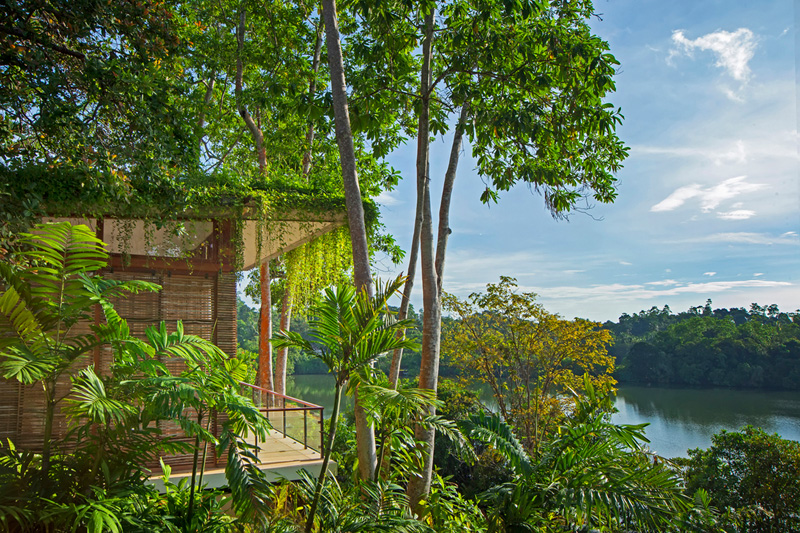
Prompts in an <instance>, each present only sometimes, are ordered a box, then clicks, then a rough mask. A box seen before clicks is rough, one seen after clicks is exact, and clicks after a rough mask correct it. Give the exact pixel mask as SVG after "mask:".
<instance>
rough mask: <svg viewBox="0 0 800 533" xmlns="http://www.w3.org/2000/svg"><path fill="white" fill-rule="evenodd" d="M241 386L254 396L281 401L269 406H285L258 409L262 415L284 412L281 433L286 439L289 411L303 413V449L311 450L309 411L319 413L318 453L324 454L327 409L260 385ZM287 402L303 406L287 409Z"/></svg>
mask: <svg viewBox="0 0 800 533" xmlns="http://www.w3.org/2000/svg"><path fill="white" fill-rule="evenodd" d="M239 385H241V386H242V387H249V388H250V389H251V392H253V393H254V394H255V393H259V394H263V395H266V396H267V397H269V398H271V399H272V398H274V399H277V400H279V401H277V402H274V403H273V402H272V401H268V404H269V405H278V404H279V403H282V404H283V405H282V406H280V407H270V406H269V405H268V406H266V407H259V408H258V409H259V411H261V412H262V413H266V414H269V413H276V412H278V413H281V412H282V413H283V428H282V431H280V430H279V431H280V433H282V434H283V437H284V438H286V437H287V434H286V413H287V412H288V411H303V447H304V448H305V449H308V448H309V445H308V413H309V411H319V450H318V451H319V452H320V453H322V450H323V446H324V443H325V416H324V413H325V408H324V407H322V406H321V405H316V404H313V403H310V402H305V401H303V400H300V399H298V398H293V397H291V396H287V395H285V394H278V393H277V392H275V391H273V390H270V389H265V388H264V387H260V386H258V385H253V384H252V383H246V382H244V381H240V382H239ZM287 400H288V401H289V402H293V403H296V404H299V405H301V407H286V402H287ZM273 429H277V428H275V427H273ZM295 440H297V439H295ZM256 446H258V440H257V439H256ZM312 449H313V448H312Z"/></svg>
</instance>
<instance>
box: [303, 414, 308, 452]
mask: <svg viewBox="0 0 800 533" xmlns="http://www.w3.org/2000/svg"><path fill="white" fill-rule="evenodd" d="M303 449H304V450H307V449H308V409H303Z"/></svg>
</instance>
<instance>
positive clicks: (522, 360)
mask: <svg viewBox="0 0 800 533" xmlns="http://www.w3.org/2000/svg"><path fill="white" fill-rule="evenodd" d="M535 298H536V295H535V294H533V293H517V292H516V282H515V281H514V280H513V279H512V278H507V277H504V278H502V279H501V281H500V283H499V284H497V285H495V284H489V285H487V292H486V293H483V294H478V293H474V294H471V295H470V296H469V299H468V301H461V300H458V299H457V298H455V297H454V296H449V295H448V296H446V297H445V307H446V308H447V309H449V310H450V311H452V312H453V313H454V315H455V317H456V320H454V321H453V322H452V323H451V324H450V325H449V326H448V327H447V328H446V330H445V332H444V334H443V340H442V351H443V352H444V353H447V354H448V355H449V357H450V358H451V359H452V360H453V361H455V362H456V364H457V365H458V367H459V369H460V370H461V371H462V373H463V374H462V378H463V379H465V381H466V382H469V380H472V382H473V383H476V382H477V383H485V384H487V385H488V386H489V387H491V389H492V393H493V394H494V397H495V399H496V401H497V404H498V408H499V411H500V414H501V415H502V416H503V419H504V420H506V421H508V422H509V423H511V424H513V425H514V426H515V427H516V428H517V430H518V431H519V432H520V433H521V438H522V440H523V442H524V444H525V446H526V448H528V449H529V450H535V449H536V447H537V446H538V445H539V442H540V441H541V440H542V439H543V438H544V437H545V436H547V435H548V434H549V433H551V432H552V431H554V430H555V428H556V427H557V424H558V423H559V420H560V419H561V418H563V417H564V416H565V415H566V414H567V413H568V412H569V411H570V409H571V408H572V404H573V401H572V396H571V395H568V394H567V392H568V390H569V389H570V388H572V389H576V390H581V389H582V387H583V384H584V378H585V377H589V379H590V381H591V382H592V383H593V385H594V386H597V387H600V388H602V389H603V390H611V389H612V387H613V384H614V380H613V379H612V378H611V372H612V370H613V361H612V360H611V358H610V357H609V356H608V353H607V350H606V344H607V343H608V342H609V341H610V335H609V333H608V332H607V331H605V330H601V329H599V328H598V326H599V324H596V323H594V322H589V321H587V320H581V319H575V320H572V321H568V320H564V319H562V318H560V317H559V316H558V315H554V314H551V313H548V312H547V311H546V310H545V309H544V308H543V307H542V306H541V305H539V304H537V303H536V302H535Z"/></svg>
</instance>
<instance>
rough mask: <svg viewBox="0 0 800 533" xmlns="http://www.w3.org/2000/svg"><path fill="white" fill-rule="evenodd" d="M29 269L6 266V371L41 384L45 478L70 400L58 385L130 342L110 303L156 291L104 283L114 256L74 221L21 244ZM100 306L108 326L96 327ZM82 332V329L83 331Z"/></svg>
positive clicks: (0, 277)
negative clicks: (59, 412) (102, 349)
mask: <svg viewBox="0 0 800 533" xmlns="http://www.w3.org/2000/svg"><path fill="white" fill-rule="evenodd" d="M18 242H19V246H20V247H21V248H22V250H23V251H21V252H19V253H18V256H19V257H20V258H21V260H23V261H25V263H26V264H25V265H24V267H23V266H13V265H11V264H8V263H5V262H2V263H0V284H1V285H2V289H3V292H2V294H1V295H0V355H1V356H2V358H0V372H2V374H3V377H4V378H6V379H14V380H17V381H19V382H20V383H22V384H23V385H32V384H34V383H38V384H41V386H42V390H43V393H44V406H45V412H44V435H43V447H42V475H43V476H44V477H47V475H48V470H49V467H50V455H51V449H52V443H53V421H54V417H55V415H56V407H57V405H58V403H59V402H60V401H61V400H62V399H63V398H64V397H65V395H66V391H64V390H63V385H61V386H60V385H59V378H60V377H61V376H62V375H63V374H65V373H68V372H70V371H74V370H77V368H80V367H81V366H86V365H87V363H88V362H87V361H86V360H85V357H86V356H87V354H89V353H91V351H92V350H94V349H95V348H96V347H99V346H102V345H104V344H109V343H113V342H120V341H123V340H125V339H126V338H127V337H128V331H127V326H125V325H124V323H123V322H122V321H121V320H120V318H119V316H118V315H117V314H116V313H115V312H114V311H113V307H112V306H111V304H110V299H111V298H113V297H117V296H120V295H123V294H127V293H131V292H138V291H142V290H151V291H152V290H157V289H158V286H157V285H154V284H152V283H147V282H144V281H125V282H123V281H115V280H104V279H100V278H99V277H97V276H94V274H96V273H97V271H98V270H100V269H101V268H102V267H104V266H105V264H106V260H107V258H108V254H107V253H106V251H105V249H104V248H103V242H102V241H100V240H99V239H98V238H97V237H96V236H95V235H94V232H92V231H91V230H90V229H89V228H88V227H86V226H72V225H71V224H70V223H68V222H61V223H52V224H45V225H37V226H36V227H35V229H34V231H33V233H23V234H21V235H20V238H19V240H18ZM96 304H97V305H100V307H101V308H102V309H103V311H104V312H105V314H106V320H107V323H106V324H100V325H92V326H91V328H90V329H89V328H85V324H91V323H92V321H93V320H92V319H93V317H92V316H91V312H92V310H93V306H94V305H96ZM79 325H84V328H83V330H82V331H81V328H80V327H79Z"/></svg>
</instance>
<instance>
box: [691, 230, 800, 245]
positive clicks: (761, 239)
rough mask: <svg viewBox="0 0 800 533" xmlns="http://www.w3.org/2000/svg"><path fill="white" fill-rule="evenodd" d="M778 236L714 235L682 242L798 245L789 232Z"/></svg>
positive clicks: (737, 233)
mask: <svg viewBox="0 0 800 533" xmlns="http://www.w3.org/2000/svg"><path fill="white" fill-rule="evenodd" d="M787 233H789V234H788V235H787V234H786V233H784V234H783V235H780V236H777V237H776V236H774V235H770V234H768V233H753V232H745V231H742V232H733V233H714V234H711V235H706V236H704V237H699V238H696V239H688V240H685V241H683V242H713V243H725V242H728V243H738V244H767V245H772V244H788V245H794V246H797V245H800V239H798V237H797V234H794V232H792V231H790V232H787Z"/></svg>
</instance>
